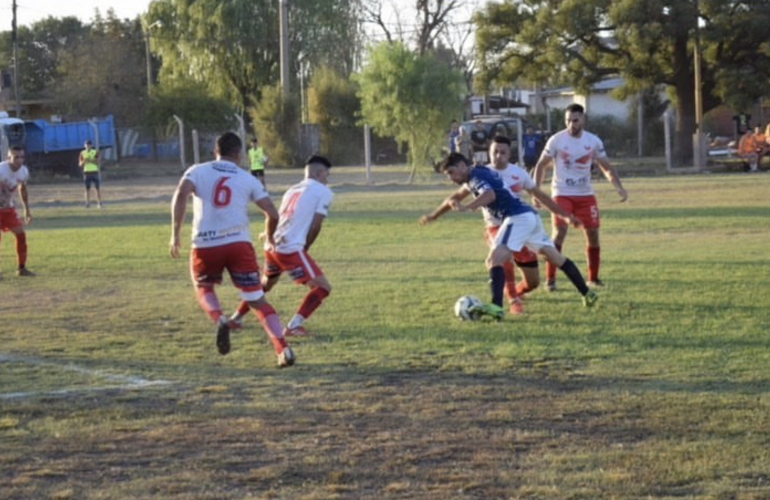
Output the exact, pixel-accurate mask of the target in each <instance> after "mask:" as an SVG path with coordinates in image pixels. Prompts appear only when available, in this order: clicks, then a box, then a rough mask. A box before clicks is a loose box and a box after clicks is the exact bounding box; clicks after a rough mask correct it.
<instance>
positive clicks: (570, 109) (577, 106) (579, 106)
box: [567, 103, 586, 113]
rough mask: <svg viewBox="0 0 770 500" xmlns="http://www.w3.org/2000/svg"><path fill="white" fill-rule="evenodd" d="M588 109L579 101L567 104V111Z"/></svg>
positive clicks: (584, 110) (579, 111) (576, 111)
mask: <svg viewBox="0 0 770 500" xmlns="http://www.w3.org/2000/svg"><path fill="white" fill-rule="evenodd" d="M585 112H586V109H585V108H584V107H583V106H581V105H580V104H578V103H574V104H570V105H569V106H567V113H585Z"/></svg>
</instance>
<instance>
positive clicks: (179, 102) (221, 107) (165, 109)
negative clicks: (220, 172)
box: [146, 83, 235, 132]
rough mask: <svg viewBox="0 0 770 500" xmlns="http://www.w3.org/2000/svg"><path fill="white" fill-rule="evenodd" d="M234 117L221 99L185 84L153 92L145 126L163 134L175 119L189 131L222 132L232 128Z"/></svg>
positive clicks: (229, 106)
mask: <svg viewBox="0 0 770 500" xmlns="http://www.w3.org/2000/svg"><path fill="white" fill-rule="evenodd" d="M234 113H235V109H234V108H233V107H232V106H231V105H230V104H229V103H228V102H227V101H225V100H224V99H221V98H216V97H212V96H210V95H209V94H208V93H207V92H206V91H205V89H202V88H201V87H200V86H198V85H195V84H192V83H188V84H180V85H178V86H174V87H172V86H167V87H164V88H160V89H156V90H155V91H153V93H152V97H151V99H150V107H149V110H148V113H147V120H146V123H147V124H148V125H150V126H152V127H156V128H157V129H158V130H163V129H164V128H166V127H167V125H168V124H169V123H172V122H173V121H174V120H173V117H174V115H176V116H178V117H179V118H181V119H182V120H184V122H185V124H186V126H187V127H189V128H190V129H197V130H199V131H205V132H222V131H223V130H225V129H227V128H230V127H233V126H234V125H235V123H234V122H235V119H234Z"/></svg>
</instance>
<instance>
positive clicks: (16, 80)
mask: <svg viewBox="0 0 770 500" xmlns="http://www.w3.org/2000/svg"><path fill="white" fill-rule="evenodd" d="M11 41H12V42H13V98H14V99H15V100H16V118H21V100H20V99H19V42H18V38H17V36H16V0H13V21H12V22H11Z"/></svg>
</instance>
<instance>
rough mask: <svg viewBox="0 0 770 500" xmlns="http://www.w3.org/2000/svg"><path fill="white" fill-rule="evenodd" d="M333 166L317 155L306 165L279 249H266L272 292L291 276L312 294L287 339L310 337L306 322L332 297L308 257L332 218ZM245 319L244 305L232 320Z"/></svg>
mask: <svg viewBox="0 0 770 500" xmlns="http://www.w3.org/2000/svg"><path fill="white" fill-rule="evenodd" d="M331 167H332V165H331V162H329V160H327V159H326V158H324V157H323V156H318V155H314V156H311V157H310V158H308V160H307V161H306V162H305V179H304V180H303V181H301V182H299V183H297V184H295V185H293V186H291V187H290V188H289V189H288V190H287V191H286V192H285V193H284V195H283V198H282V200H281V207H280V209H279V212H280V218H279V220H278V227H277V228H276V230H275V234H274V239H275V245H268V246H266V248H265V276H264V278H263V281H262V284H263V286H264V288H265V291H269V290H270V289H272V288H273V286H275V284H276V283H277V282H278V279H279V278H280V277H281V274H283V273H287V274H288V275H289V276H290V277H291V279H292V280H294V282H295V283H297V284H299V285H305V286H307V287H308V288H310V291H309V292H308V294H307V295H306V296H305V298H304V300H303V301H302V303H301V304H300V306H299V309H298V310H297V312H296V314H295V315H294V316H293V317H292V319H291V321H289V323H288V324H287V325H286V329H285V330H284V335H286V336H292V335H296V336H303V335H308V332H307V330H306V329H305V326H304V324H305V320H307V319H308V318H309V317H310V315H311V314H313V312H315V310H316V309H318V307H319V306H320V305H321V303H322V302H323V300H324V299H325V298H326V297H328V296H329V294H330V293H331V290H332V287H331V284H330V283H329V280H328V279H327V278H326V275H325V274H324V273H323V271H322V270H321V268H320V266H318V264H317V263H316V262H315V261H314V260H313V258H312V257H311V256H310V254H309V253H308V250H310V247H311V246H312V245H313V243H314V242H315V240H316V238H318V235H319V234H320V232H321V226H322V225H323V221H324V219H325V218H326V216H327V215H328V214H329V206H330V205H331V202H332V199H333V198H334V193H333V192H332V190H331V189H330V188H329V187H328V186H327V183H328V181H329V170H330V169H331ZM244 315H245V308H244V304H243V303H241V306H240V307H239V309H238V311H236V312H235V314H233V316H232V317H231V318H230V319H231V322H232V323H235V324H240V322H241V319H242V318H243V316H244Z"/></svg>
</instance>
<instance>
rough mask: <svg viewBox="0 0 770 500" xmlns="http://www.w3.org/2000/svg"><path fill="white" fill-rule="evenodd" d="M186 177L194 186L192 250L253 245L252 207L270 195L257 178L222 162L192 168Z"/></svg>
mask: <svg viewBox="0 0 770 500" xmlns="http://www.w3.org/2000/svg"><path fill="white" fill-rule="evenodd" d="M184 178H185V179H187V180H189V181H190V182H192V183H193V185H194V186H195V194H194V196H193V204H194V214H195V215H194V217H193V226H192V227H193V233H192V246H193V248H208V247H217V246H222V245H227V244H229V243H234V242H237V241H247V242H251V228H250V226H249V204H250V203H251V202H257V201H259V200H261V199H263V198H267V197H268V196H269V195H268V193H267V190H265V187H264V186H263V185H262V183H261V182H260V181H259V180H258V179H257V178H256V177H254V176H252V175H251V174H249V173H248V172H246V171H245V170H243V169H241V168H240V167H238V165H236V164H235V163H232V162H229V161H225V160H219V161H210V162H206V163H200V164H198V165H193V166H192V167H190V168H188V169H187V171H186V172H185V173H184Z"/></svg>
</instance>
